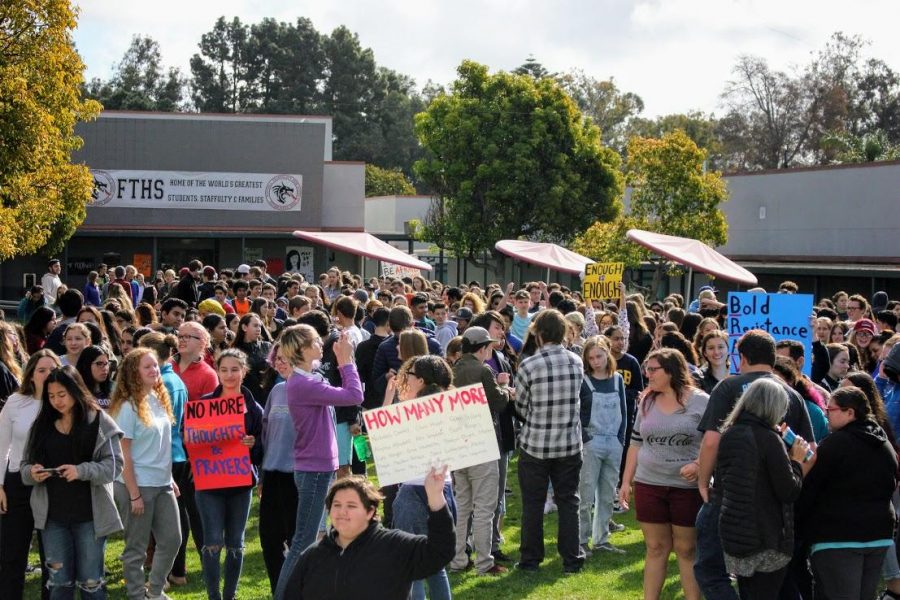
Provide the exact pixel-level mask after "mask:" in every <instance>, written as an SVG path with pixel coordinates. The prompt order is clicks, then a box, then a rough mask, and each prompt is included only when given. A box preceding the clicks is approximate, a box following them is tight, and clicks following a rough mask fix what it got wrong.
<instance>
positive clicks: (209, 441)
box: [184, 396, 253, 490]
mask: <svg viewBox="0 0 900 600" xmlns="http://www.w3.org/2000/svg"><path fill="white" fill-rule="evenodd" d="M245 412H247V407H246V406H245V405H244V397H243V396H232V397H224V398H213V399H211V400H189V401H188V403H187V406H186V407H185V413H184V446H185V448H186V449H187V452H188V456H189V457H190V459H191V468H192V469H193V471H194V488H195V489H197V490H217V489H221V488H230V487H240V486H244V485H251V484H252V483H253V475H252V466H251V464H250V449H249V448H248V447H247V446H244V445H243V444H241V439H242V438H243V437H244V413H245Z"/></svg>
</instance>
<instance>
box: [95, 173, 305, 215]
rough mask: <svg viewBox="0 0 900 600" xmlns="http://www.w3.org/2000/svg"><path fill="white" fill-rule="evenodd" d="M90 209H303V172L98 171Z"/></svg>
mask: <svg viewBox="0 0 900 600" xmlns="http://www.w3.org/2000/svg"><path fill="white" fill-rule="evenodd" d="M91 172H92V174H93V175H94V191H93V193H92V194H91V196H92V198H93V203H91V204H89V205H88V208H98V207H103V208H163V209H172V208H195V209H196V208H199V209H208V208H211V209H218V210H255V211H299V210H300V198H301V196H302V192H303V176H302V175H286V174H275V173H199V172H194V171H191V172H187V171H102V170H99V169H94V170H92V171H91Z"/></svg>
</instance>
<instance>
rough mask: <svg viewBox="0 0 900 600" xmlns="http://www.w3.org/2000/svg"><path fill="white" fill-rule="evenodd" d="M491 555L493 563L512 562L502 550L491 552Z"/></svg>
mask: <svg viewBox="0 0 900 600" xmlns="http://www.w3.org/2000/svg"><path fill="white" fill-rule="evenodd" d="M491 554H492V555H493V557H494V561H495V562H512V557H511V556H510V555H509V554H507V553H506V552H504V551H503V550H497V551H496V552H491Z"/></svg>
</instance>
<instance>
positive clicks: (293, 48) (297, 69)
mask: <svg viewBox="0 0 900 600" xmlns="http://www.w3.org/2000/svg"><path fill="white" fill-rule="evenodd" d="M245 57H246V61H247V71H246V79H247V81H246V83H245V85H246V86H247V87H248V90H249V91H248V104H247V106H246V109H247V110H254V111H258V112H264V113H275V114H278V113H293V114H310V113H314V112H315V111H316V110H317V108H318V103H319V87H320V86H321V85H322V82H323V80H324V76H325V75H324V69H325V52H324V50H323V48H322V35H321V34H319V32H318V31H316V28H315V27H314V26H313V24H312V21H310V20H309V19H306V18H298V19H297V22H296V24H289V23H284V22H278V21H276V20H275V19H263V20H262V21H261V22H259V23H256V24H254V25H251V26H250V33H249V37H248V39H247V49H246V54H245Z"/></svg>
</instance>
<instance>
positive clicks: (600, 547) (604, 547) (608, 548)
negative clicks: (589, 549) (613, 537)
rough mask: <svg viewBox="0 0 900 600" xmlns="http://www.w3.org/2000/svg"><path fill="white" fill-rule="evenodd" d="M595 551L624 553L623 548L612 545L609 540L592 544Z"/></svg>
mask: <svg viewBox="0 0 900 600" xmlns="http://www.w3.org/2000/svg"><path fill="white" fill-rule="evenodd" d="M594 551H595V552H609V553H611V554H625V550H623V549H621V548H618V547H616V546H613V545H612V544H610V543H609V542H603V543H602V544H597V545H595V546H594Z"/></svg>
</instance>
